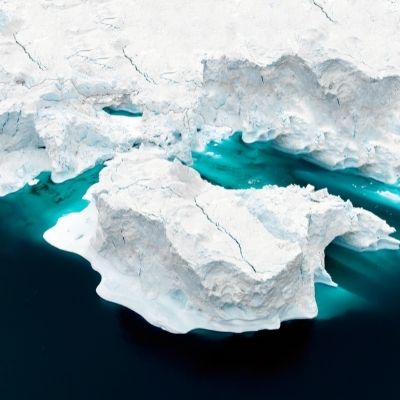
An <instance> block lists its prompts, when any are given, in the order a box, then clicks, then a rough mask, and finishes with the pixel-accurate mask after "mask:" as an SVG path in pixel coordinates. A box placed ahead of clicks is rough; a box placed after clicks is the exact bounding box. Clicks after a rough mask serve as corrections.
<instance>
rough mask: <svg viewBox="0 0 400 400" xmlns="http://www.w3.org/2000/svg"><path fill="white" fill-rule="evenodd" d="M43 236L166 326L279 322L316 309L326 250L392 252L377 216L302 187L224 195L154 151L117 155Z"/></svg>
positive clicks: (245, 327)
mask: <svg viewBox="0 0 400 400" xmlns="http://www.w3.org/2000/svg"><path fill="white" fill-rule="evenodd" d="M86 197H87V198H88V199H90V200H91V202H90V205H89V206H88V207H87V208H86V209H84V210H83V211H81V212H79V213H73V214H69V215H67V216H65V217H62V218H61V219H59V221H58V222H57V224H56V225H55V226H54V227H53V228H51V229H49V230H48V231H47V232H46V233H45V235H44V238H45V239H46V240H47V241H48V242H49V243H50V244H52V245H54V246H56V247H59V248H61V249H64V250H68V251H73V252H76V253H78V254H80V255H82V256H83V257H85V258H86V259H88V260H89V261H90V262H91V264H92V266H93V268H94V269H96V270H97V271H99V272H100V274H101V276H102V280H101V283H100V285H99V287H98V289H97V290H98V293H99V295H100V296H102V297H103V298H105V299H108V300H111V301H114V302H116V303H119V304H122V305H125V306H127V307H129V308H131V309H133V310H135V311H136V312H138V313H139V314H140V315H142V316H143V317H144V318H145V319H147V320H148V321H149V322H150V323H152V324H154V325H156V326H159V327H161V328H163V329H166V330H168V331H171V332H175V333H185V332H188V331H190V330H192V329H196V328H204V329H211V330H216V331H229V332H243V331H255V330H260V329H276V328H279V326H280V323H281V321H284V320H288V319H297V318H313V317H315V316H316V314H317V305H316V302H315V296H314V283H315V282H324V283H327V284H333V282H332V281H331V279H330V276H329V275H328V273H327V272H326V271H325V268H324V249H325V247H326V246H327V245H328V244H329V243H330V242H332V241H333V240H334V239H335V238H337V239H338V244H342V245H345V246H348V247H351V248H353V249H355V250H359V251H364V250H376V249H381V248H388V249H397V248H398V243H399V242H398V241H397V240H396V239H394V238H391V237H390V236H389V235H390V234H391V233H392V232H393V231H394V229H393V228H390V227H389V226H388V225H387V224H386V223H385V222H384V221H383V220H381V219H380V218H378V217H376V216H375V215H373V214H372V213H370V212H368V211H365V210H363V209H359V208H355V207H353V206H352V204H351V203H350V202H348V201H347V202H344V201H343V200H342V199H340V198H339V197H336V196H332V195H329V194H328V193H327V191H326V190H319V191H315V190H314V188H313V187H312V186H308V187H306V188H300V187H298V186H289V187H286V188H280V187H276V186H266V187H264V188H262V189H249V190H228V189H224V188H221V187H218V186H214V185H212V184H210V183H208V182H206V181H204V180H203V179H202V178H201V177H200V175H199V174H198V173H197V172H196V171H194V170H193V169H191V168H189V167H187V166H184V165H183V164H182V163H181V162H179V161H177V160H175V161H169V160H167V158H166V153H165V152H163V151H162V150H160V149H158V148H143V147H142V148H140V149H139V150H136V149H133V150H131V151H130V152H128V153H125V154H123V155H118V156H116V157H115V158H114V159H113V160H112V161H109V162H107V166H106V168H105V169H103V170H102V172H101V174H100V181H99V183H98V184H96V185H94V186H92V187H91V188H90V189H89V192H88V194H87V195H86Z"/></svg>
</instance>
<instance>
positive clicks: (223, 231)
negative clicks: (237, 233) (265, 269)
mask: <svg viewBox="0 0 400 400" xmlns="http://www.w3.org/2000/svg"><path fill="white" fill-rule="evenodd" d="M194 204H195V205H196V207H197V208H198V209H199V210H200V211H201V212H202V213H203V214H204V216H205V217H206V218H207V219H208V221H209V222H211V223H212V224H213V225H214V226H215V227H216V228H217V229H218V230H219V231H220V232H222V233H224V234H225V235H227V236H229V237H230V238H231V239H232V240H233V241H234V242H235V243H236V244H237V246H238V248H239V252H240V256H241V257H242V260H243V261H244V262H245V263H246V264H247V265H248V266H249V267H250V268H251V269H252V270H253V271H254V272H257V270H256V269H255V267H254V265H253V264H251V263H250V262H249V261H248V260H247V259H246V257H245V256H244V255H243V250H242V245H241V244H240V242H239V241H238V240H237V239H236V238H235V237H234V236H233V235H232V234H231V233H230V232H228V231H227V230H226V229H225V228H224V227H223V226H221V225H220V224H219V223H218V222H216V221H214V220H213V219H212V218H211V217H210V216H209V215H208V214H207V213H206V211H205V210H204V208H203V207H202V206H201V205H200V204H199V203H198V202H197V198H196V197H195V198H194Z"/></svg>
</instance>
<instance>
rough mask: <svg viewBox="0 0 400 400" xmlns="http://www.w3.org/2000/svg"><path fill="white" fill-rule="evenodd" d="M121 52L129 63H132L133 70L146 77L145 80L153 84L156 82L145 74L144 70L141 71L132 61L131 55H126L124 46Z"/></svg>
mask: <svg viewBox="0 0 400 400" xmlns="http://www.w3.org/2000/svg"><path fill="white" fill-rule="evenodd" d="M122 53H123V54H124V57H125V58H126V59H127V60H128V61H129V63H130V64H131V65H132V67H133V68H135V71H136V72H137V73H138V74H139V75H142V76H143V78H144V79H146V81H147V82H149V83H152V84H155V83H156V82H155V81H154V79H153V78H152V77H150V76H149V75H147V74H146V72H143V71H142V70H141V69H140V68H139V67H138V66H137V65H136V64H135V63H134V61H133V59H132V57H130V56H128V54H126V51H125V47H123V48H122Z"/></svg>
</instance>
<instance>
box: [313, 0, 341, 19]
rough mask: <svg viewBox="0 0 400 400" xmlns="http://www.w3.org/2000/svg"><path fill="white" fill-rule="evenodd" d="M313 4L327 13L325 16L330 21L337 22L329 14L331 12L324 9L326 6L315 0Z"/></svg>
mask: <svg viewBox="0 0 400 400" xmlns="http://www.w3.org/2000/svg"><path fill="white" fill-rule="evenodd" d="M313 4H314V6H316V7H318V8H319V9H320V10H321V12H322V13H323V14H324V15H325V17H326V18H327V19H329V21H331V22H333V23H335V22H336V21H335V20H333V19H332V18H331V17H330V16H329V14H328V13H327V12H326V11H325V10H324V7H322V6H321V5H320V4H318V3H317V2H316V1H315V0H313Z"/></svg>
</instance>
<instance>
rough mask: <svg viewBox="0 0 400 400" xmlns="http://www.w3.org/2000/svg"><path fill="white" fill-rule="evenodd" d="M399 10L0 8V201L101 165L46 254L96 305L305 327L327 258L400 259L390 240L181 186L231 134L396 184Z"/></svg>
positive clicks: (318, 195)
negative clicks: (72, 272)
mask: <svg viewBox="0 0 400 400" xmlns="http://www.w3.org/2000/svg"><path fill="white" fill-rule="evenodd" d="M399 7H400V6H399V4H398V3H397V2H394V1H391V0H383V1H381V2H376V1H372V0H354V1H352V2H349V1H345V0H340V1H335V2H333V1H328V0H319V1H318V2H317V1H310V0H299V1H296V2H293V1H290V0H282V1H279V2H277V1H273V0H253V1H251V2H244V1H240V0H234V1H232V0H221V1H218V2H215V1H212V0H204V1H201V2H195V3H194V2H189V1H186V0H173V1H170V2H168V3H164V2H161V1H156V0H153V1H148V0H147V1H145V0H133V1H126V0H102V1H96V0H87V1H84V2H82V1H78V0H38V1H35V2H33V1H22V0H0V32H1V35H0V54H1V56H2V63H1V65H0V87H1V90H0V196H3V195H6V194H8V193H11V192H14V191H17V190H19V189H21V188H22V187H23V186H24V185H25V184H27V183H29V184H34V182H35V180H34V179H35V178H36V177H37V176H38V175H39V174H40V173H41V172H43V171H49V172H50V173H51V177H52V180H53V181H54V182H63V181H65V180H68V179H72V178H74V177H76V176H77V175H79V174H80V173H82V172H83V171H85V170H88V169H89V168H91V167H93V166H95V165H98V164H100V163H103V162H105V161H107V160H108V161H107V167H106V168H105V170H104V171H103V173H102V175H101V180H100V183H99V184H98V185H96V186H94V187H93V188H92V189H91V190H90V191H89V192H88V194H87V198H88V199H89V200H90V205H89V206H88V207H87V209H85V210H84V211H82V212H81V213H79V214H71V215H68V216H66V217H64V218H61V219H60V220H59V222H58V223H57V225H56V226H55V227H54V228H53V229H52V230H50V231H48V232H47V233H46V235H45V237H46V239H47V240H48V241H49V242H50V243H52V244H54V245H55V246H57V247H60V248H63V249H65V250H70V251H75V252H77V253H79V254H81V255H83V256H84V257H85V258H87V259H89V261H91V263H92V266H93V267H94V268H95V269H97V270H99V271H100V272H101V275H102V283H101V285H100V286H99V289H98V291H99V294H100V295H101V296H102V297H105V298H107V299H110V300H112V301H115V302H118V303H121V304H124V305H127V306H128V307H130V308H132V309H134V310H136V311H138V312H139V313H140V314H141V315H143V316H144V317H145V318H146V319H147V320H149V321H150V322H152V323H153V324H155V325H158V326H161V327H163V328H165V329H167V330H170V331H173V332H187V331H188V330H191V329H193V328H196V327H205V328H208V329H214V330H224V331H234V332H239V331H244V330H256V329H263V328H276V327H278V326H279V324H280V322H281V321H284V320H287V319H292V318H311V317H313V316H315V315H316V312H317V309H316V304H315V299H314V286H313V285H314V282H316V281H318V282H324V283H327V284H333V282H332V281H331V279H330V277H329V275H328V274H327V273H326V271H325V269H324V265H323V258H324V248H325V247H326V246H327V245H328V243H330V242H331V241H332V240H335V241H336V242H337V243H338V244H340V245H343V246H347V247H350V248H353V249H356V250H362V251H364V250H379V249H381V248H390V249H394V248H397V246H398V243H397V241H396V240H395V239H393V238H391V237H390V236H389V235H390V234H391V233H392V232H393V230H392V229H391V228H390V227H389V226H388V225H387V224H386V223H385V222H384V221H382V220H381V219H379V218H378V217H375V216H374V215H373V214H371V213H370V212H367V211H365V210H361V209H357V208H355V207H353V206H352V205H351V204H350V203H348V202H343V201H342V200H340V199H339V198H337V197H334V196H330V195H329V194H328V193H326V192H325V191H314V190H313V188H312V187H307V188H300V187H295V186H290V187H288V188H277V187H273V186H271V187H265V188H263V189H260V190H243V191H231V190H226V189H222V188H218V187H212V186H210V185H209V184H208V183H207V182H205V181H203V180H202V179H201V178H200V177H199V176H198V175H197V174H196V173H195V172H194V171H192V170H191V169H190V168H189V167H188V166H190V164H191V162H192V159H191V154H192V151H193V150H201V149H204V148H205V146H206V144H207V143H208V142H210V141H211V140H222V139H223V138H226V137H227V136H230V135H232V134H233V133H234V132H236V131H241V132H242V138H243V140H244V141H246V142H248V143H251V142H255V141H270V142H271V143H273V145H274V146H275V147H276V148H278V149H280V150H282V151H285V152H288V153H293V154H298V155H299V156H301V157H303V158H305V159H307V160H308V161H310V162H313V163H316V164H319V165H321V166H323V167H324V168H327V169H348V168H353V169H355V170H356V171H357V173H359V174H362V175H365V176H368V177H371V178H373V179H376V180H378V181H381V182H385V183H390V184H396V183H398V182H399V178H400V158H399V157H398V154H399V153H400V125H399V123H398V121H399V117H400V115H399V114H400V111H399V110H400V90H399V89H400V51H399V46H400V45H399V42H398V40H397V36H398V21H399V18H400V9H399ZM32 15H34V16H35V18H32ZM305 21H306V23H305ZM118 110H120V112H119V111H118ZM118 114H120V115H118ZM124 115H125V116H124ZM139 147H140V150H137V148H139ZM171 160H174V161H171ZM136 167H138V168H140V169H143V170H140V171H139V170H136V169H135V168H136ZM158 168H160V170H158ZM161 169H164V170H161ZM120 174H121V175H122V174H128V175H127V176H120ZM144 176H147V178H146V179H147V180H148V181H142V183H140V182H141V179H144ZM163 179H164V182H163V183H161V180H163ZM149 182H150V186H149ZM175 187H177V188H178V189H177V190H178V192H177V193H178V194H176V193H174V190H175ZM153 195H156V196H157V197H154V198H153ZM383 195H386V197H387V196H388V195H387V194H385V193H382V196H383ZM143 199H147V201H144V200H143ZM197 200H199V202H197ZM171 202H172V203H174V204H175V203H176V204H175V205H174V204H170V203H171ZM178 204H179V205H180V206H178ZM331 218H333V220H332V221H331ZM133 221H137V222H138V225H141V224H143V226H139V227H135V226H134V224H133ZM192 221H196V224H195V225H194V226H191V224H190V222H192ZM121 227H123V228H124V229H125V228H126V229H127V232H124V233H123V232H122V231H123V229H122V231H121ZM139 228H140V229H143V232H142V233H143V235H141V234H140V233H141V232H140V230H137V229H139ZM196 229H197V230H198V231H196ZM203 230H204V231H203ZM253 230H255V231H256V232H258V233H259V235H257V237H254V234H253V235H252V232H253ZM172 232H175V233H174V234H172ZM202 232H203V233H202ZM205 232H207V233H208V234H209V235H211V236H210V237H215V240H216V241H217V242H216V243H217V244H215V243H214V242H213V241H211V239H210V237H208V236H207V234H205ZM144 233H145V234H144ZM133 238H135V239H136V240H137V242H136V241H134V242H135V243H132V244H131V245H130V246H129V247H130V249H128V248H127V246H125V245H124V243H125V241H129V243H131V241H133ZM250 238H252V239H254V240H249V239H250ZM158 243H159V245H160V246H161V251H162V252H163V253H162V254H163V257H164V258H163V259H164V263H162V262H161V261H160V259H156V258H154V257H155V254H154V252H155V251H154V250H155V249H157V248H158V247H157V246H158ZM189 245H190V246H191V249H192V250H191V251H192V253H188V248H187V246H189ZM190 246H189V247H190ZM268 249H270V250H271V253H273V254H270V253H269V252H268V251H267V250H268ZM160 257H161V255H160ZM141 263H143V268H142V267H140V265H142V264H141ZM174 263H176V265H175V264H174ZM156 265H159V266H160V268H159V275H158V273H157V274H155V275H154V276H153V280H151V279H150V278H149V276H151V271H154V269H155V268H156V267H155V266H156ZM174 265H175V267H176V270H175V267H174ZM215 265H216V267H215V272H214V273H211V272H210V271H208V270H207V268H211V267H210V266H215ZM251 266H253V267H254V269H253V268H251ZM138 268H139V269H140V271H142V272H143V276H142V275H141V274H142V272H140V273H139V270H138ZM214 284H215V288H214V286H213V285H214ZM191 285H192V286H191ZM235 285H236V286H237V287H236V289H235ZM190 288H192V289H193V290H191V289H190ZM214 290H215V292H214ZM253 290H257V291H258V292H257V293H258V295H257V296H254V298H253V299H252V298H251V293H252V291H253ZM177 314H179V315H177Z"/></svg>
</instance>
